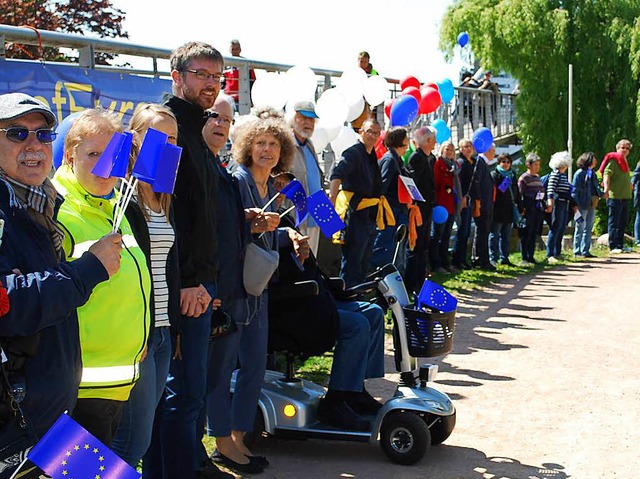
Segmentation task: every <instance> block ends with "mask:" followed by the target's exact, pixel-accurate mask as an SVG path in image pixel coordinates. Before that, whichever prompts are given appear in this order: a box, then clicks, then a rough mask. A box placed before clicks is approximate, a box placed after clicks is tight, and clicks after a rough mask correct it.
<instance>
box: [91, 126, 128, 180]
mask: <svg viewBox="0 0 640 479" xmlns="http://www.w3.org/2000/svg"><path fill="white" fill-rule="evenodd" d="M123 139H124V138H123V136H122V133H120V132H117V131H116V132H115V133H114V134H113V136H112V137H111V140H109V143H108V144H107V147H106V148H105V149H104V151H103V152H102V154H101V155H100V158H98V161H96V164H95V165H93V169H92V170H91V173H93V174H94V175H96V176H99V177H100V178H109V176H111V170H112V169H113V163H114V161H115V158H116V155H117V154H118V152H119V151H120V147H121V146H122V142H123Z"/></svg>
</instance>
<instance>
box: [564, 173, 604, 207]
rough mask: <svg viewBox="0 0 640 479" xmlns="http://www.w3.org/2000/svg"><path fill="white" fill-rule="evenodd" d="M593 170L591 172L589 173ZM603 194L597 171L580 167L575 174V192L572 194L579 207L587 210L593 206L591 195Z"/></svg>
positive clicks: (599, 195)
mask: <svg viewBox="0 0 640 479" xmlns="http://www.w3.org/2000/svg"><path fill="white" fill-rule="evenodd" d="M589 172H591V174H589ZM602 195H603V193H602V190H601V189H600V185H598V179H597V178H596V173H595V171H593V170H590V169H586V170H585V169H579V170H578V171H576V172H575V174H574V175H573V192H572V193H571V196H572V197H573V199H574V200H575V202H576V203H577V204H578V208H580V209H581V210H586V209H590V208H591V197H592V196H598V197H601V196H602Z"/></svg>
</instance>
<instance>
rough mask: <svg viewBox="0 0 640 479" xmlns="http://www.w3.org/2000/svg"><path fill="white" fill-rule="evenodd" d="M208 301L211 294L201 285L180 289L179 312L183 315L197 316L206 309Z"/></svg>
mask: <svg viewBox="0 0 640 479" xmlns="http://www.w3.org/2000/svg"><path fill="white" fill-rule="evenodd" d="M210 302H211V296H209V293H207V290H206V289H205V287H204V286H202V285H199V286H196V287H195V288H182V289H181V290H180V312H181V313H182V314H183V315H184V316H190V317H192V318H197V317H198V316H200V315H201V314H202V313H204V312H205V311H206V310H207V308H208V307H209V303H210Z"/></svg>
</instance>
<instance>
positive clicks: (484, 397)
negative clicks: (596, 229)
mask: <svg viewBox="0 0 640 479" xmlns="http://www.w3.org/2000/svg"><path fill="white" fill-rule="evenodd" d="M459 299H460V304H459V308H458V316H457V320H456V336H455V346H454V350H453V351H452V352H451V353H450V354H449V355H448V356H447V357H445V358H444V359H442V360H440V361H439V364H440V374H439V375H438V378H437V381H436V383H437V387H438V388H439V389H441V390H443V391H445V392H446V393H448V394H449V395H450V396H451V398H452V399H453V400H454V402H455V404H456V407H457V409H458V417H457V419H458V424H457V426H456V429H455V430H454V432H453V434H452V435H451V437H450V438H449V440H448V441H447V442H446V443H445V444H444V445H442V446H438V447H434V448H432V449H431V451H430V453H429V454H428V455H427V456H426V457H425V458H424V459H423V460H422V461H421V462H419V463H418V464H416V465H414V466H409V467H407V466H398V465H395V464H392V463H391V462H389V461H388V460H387V459H386V456H384V454H383V453H382V451H381V450H380V448H379V447H377V446H371V445H367V444H359V443H348V442H331V441H319V440H310V441H280V440H273V439H267V440H263V441H262V443H261V446H260V447H259V449H260V452H261V453H264V454H266V455H267V456H268V457H269V459H270V460H271V463H272V466H271V467H270V468H269V469H267V470H266V471H265V473H264V474H263V475H262V477H264V478H279V479H287V478H299V477H304V478H305V479H315V478H397V479H405V478H406V479H418V478H420V479H458V478H459V479H492V478H496V479H497V478H504V479H543V478H545V479H549V478H553V479H564V478H569V477H571V478H575V479H609V478H620V479H633V478H635V477H637V476H638V470H639V469H640V453H638V444H640V374H639V373H638V371H639V370H640V317H639V316H640V315H639V314H638V308H637V304H638V300H639V299H640V256H639V255H637V254H629V255H619V256H616V257H614V258H612V259H597V260H592V261H589V262H581V263H573V264H571V265H568V266H559V267H556V268H553V269H550V270H546V271H542V272H539V273H536V274H531V275H529V276H525V277H520V278H517V279H513V280H508V281H504V282H500V283H496V284H495V285H493V286H491V287H490V288H488V289H486V290H485V291H482V292H478V293H473V294H472V295H465V296H462V297H460V298H459ZM387 354H388V360H389V361H388V365H387V371H392V370H394V369H393V366H392V363H391V353H390V352H389V351H388V353H387ZM396 377H397V376H396V375H395V374H388V375H387V376H386V377H385V378H384V379H381V380H377V381H375V385H373V384H372V385H371V389H372V390H373V391H375V392H376V393H377V394H378V396H380V397H383V398H386V397H388V396H389V395H390V394H391V392H392V391H393V388H394V387H395V381H396Z"/></svg>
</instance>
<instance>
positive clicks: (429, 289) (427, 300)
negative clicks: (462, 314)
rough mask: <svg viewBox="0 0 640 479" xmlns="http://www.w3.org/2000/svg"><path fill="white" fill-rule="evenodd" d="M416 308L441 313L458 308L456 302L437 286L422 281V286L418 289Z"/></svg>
mask: <svg viewBox="0 0 640 479" xmlns="http://www.w3.org/2000/svg"><path fill="white" fill-rule="evenodd" d="M416 303H417V304H416V307H417V308H421V307H423V306H426V307H428V308H431V309H435V310H437V311H441V312H443V313H449V312H451V311H455V310H456V308H457V307H458V300H457V299H456V298H455V297H454V296H453V295H452V294H450V293H449V292H448V291H447V290H446V289H444V288H443V287H442V286H440V285H439V284H436V283H434V282H433V281H429V280H428V279H425V280H424V284H423V285H422V288H421V289H420V294H419V295H418V300H417V301H416Z"/></svg>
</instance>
